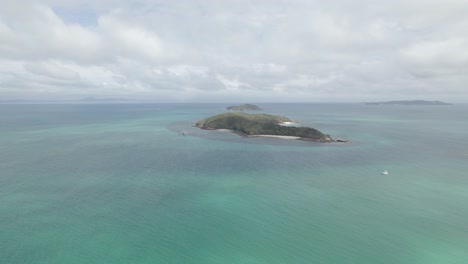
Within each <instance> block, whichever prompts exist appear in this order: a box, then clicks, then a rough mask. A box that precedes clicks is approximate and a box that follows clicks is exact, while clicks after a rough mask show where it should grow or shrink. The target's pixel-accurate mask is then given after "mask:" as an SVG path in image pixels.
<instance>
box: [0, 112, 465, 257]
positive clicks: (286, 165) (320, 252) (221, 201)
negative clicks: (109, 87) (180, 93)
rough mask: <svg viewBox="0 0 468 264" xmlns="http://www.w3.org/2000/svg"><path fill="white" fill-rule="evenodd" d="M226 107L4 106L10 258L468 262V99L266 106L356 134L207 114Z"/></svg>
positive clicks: (3, 222) (0, 177) (0, 181)
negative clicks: (290, 132)
mask: <svg viewBox="0 0 468 264" xmlns="http://www.w3.org/2000/svg"><path fill="white" fill-rule="evenodd" d="M225 106H226V105H224V104H0V263H4V264H29V263H31V264H32V263H34V264H36V263H38V264H39V263H41V264H46V263H47V264H69V263H76V264H82V263H86V264H93V263H99V264H103V263H109V264H110V263H112V264H118V263H122V264H139V263H164V264H166V263H167V264H172V263H181V264H185V263H187V264H195V263H200V264H201V263H203V264H234V263H239V264H241V263H242V264H244V263H245V264H275V263H278V264H280V263H281V264H289V263H291V264H306V263H307V264H310V263H321V264H328V263H340V264H351V263H353V264H357V263H359V264H365V263H369V264H387V263H388V264H395V263H398V264H404V263H408V264H419V263H421V264H436V263H437V264H439V263H441V264H466V263H468V136H467V131H468V122H467V121H466V117H467V116H468V105H452V106H378V105H377V106H370V105H364V104H259V106H260V107H262V108H263V109H264V110H263V111H261V112H263V113H269V114H279V115H285V116H288V117H290V118H292V119H294V120H297V121H299V122H300V123H301V124H302V125H306V126H311V127H314V128H317V129H319V130H321V131H322V132H324V133H327V134H330V135H331V136H332V137H334V138H342V139H348V140H350V141H351V142H350V143H347V144H344V143H314V142H304V141H297V140H286V139H274V138H247V139H245V138H242V137H239V136H237V135H235V134H231V133H227V132H219V131H207V130H200V129H198V128H195V127H193V126H192V124H193V123H195V122H196V121H197V120H199V119H202V118H204V117H207V116H210V115H214V114H218V113H222V112H224V111H225V110H224V107H225ZM183 134H185V135H183ZM384 170H387V171H388V172H389V175H382V171H384Z"/></svg>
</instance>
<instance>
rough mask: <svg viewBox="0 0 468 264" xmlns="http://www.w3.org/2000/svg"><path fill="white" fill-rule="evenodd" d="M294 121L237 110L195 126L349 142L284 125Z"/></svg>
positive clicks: (256, 134)
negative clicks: (238, 111)
mask: <svg viewBox="0 0 468 264" xmlns="http://www.w3.org/2000/svg"><path fill="white" fill-rule="evenodd" d="M292 122H293V121H292V120H291V119H289V118H287V117H284V116H274V115H268V114H246V113H237V112H236V113H224V114H220V115H215V116H212V117H208V118H205V119H202V120H200V121H198V122H197V123H195V126H196V127H199V128H201V129H207V130H226V131H231V132H234V133H236V134H238V135H240V136H243V137H276V138H287V139H299V140H307V141H315V142H347V141H346V140H333V139H332V138H331V137H330V136H329V135H326V134H324V133H322V132H320V131H318V130H317V129H315V128H311V127H292V126H286V125H282V124H288V123H292Z"/></svg>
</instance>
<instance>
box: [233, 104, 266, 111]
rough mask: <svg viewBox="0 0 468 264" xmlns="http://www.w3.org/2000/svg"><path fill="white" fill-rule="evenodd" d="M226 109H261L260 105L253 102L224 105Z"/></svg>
mask: <svg viewBox="0 0 468 264" xmlns="http://www.w3.org/2000/svg"><path fill="white" fill-rule="evenodd" d="M226 109H227V110H232V111H248V110H262V109H261V108H260V107H258V106H256V105H253V104H243V105H233V106H228V107H226Z"/></svg>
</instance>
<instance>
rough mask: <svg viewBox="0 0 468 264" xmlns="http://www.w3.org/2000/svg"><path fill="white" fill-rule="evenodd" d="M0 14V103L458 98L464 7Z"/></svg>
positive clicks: (47, 7)
mask: <svg viewBox="0 0 468 264" xmlns="http://www.w3.org/2000/svg"><path fill="white" fill-rule="evenodd" d="M0 6H2V8H1V9H0V96H1V97H2V98H17V97H28V98H34V97H37V98H44V97H47V98H80V97H83V96H105V97H114V96H117V95H118V96H119V97H130V98H142V99H151V98H155V99H156V98H157V99H160V100H174V99H177V98H183V99H184V100H196V99H198V98H210V99H213V100H234V99H235V98H241V96H242V94H245V93H248V94H249V95H250V96H254V97H255V98H252V99H249V100H250V101H255V100H261V101H268V100H270V101H278V100H281V98H285V95H287V96H288V97H287V98H289V99H290V100H300V101H307V100H328V101H336V100H340V101H342V100H346V98H348V99H349V100H360V99H359V98H360V97H362V98H376V99H378V98H379V97H384V98H390V97H398V96H400V94H401V93H402V91H404V92H405V94H411V95H414V96H417V95H418V94H419V93H420V94H421V96H425V97H426V98H427V97H432V98H434V99H448V100H452V99H453V100H468V91H467V90H466V89H465V87H466V84H467V77H465V76H467V74H468V52H467V51H466V47H467V46H468V37H467V35H466V32H465V31H466V28H467V27H468V18H467V17H466V13H467V12H468V2H467V1H465V0H447V1H441V0H429V1H423V0H409V1H403V0H396V1H391V2H388V1H383V0H382V1H370V0H360V1H351V0H340V1H329V2H323V1H315V0H312V1H310V0H307V1H306V0H294V1H283V0H278V1H268V0H259V1H254V2H252V1H247V0H241V1H214V0H213V1H189V0H177V1H150V2H148V1H142V0H141V1H140V0H132V1H126V0H116V1H110V0H103V1H90V0H81V1H78V0H66V1H64V0H62V1H59V0H42V1H29V0H20V1H7V0H0ZM54 10H62V11H61V12H56V11H54ZM80 12H84V13H85V14H83V16H82V17H80ZM69 14H73V16H74V17H73V19H72V18H70V17H67V15H69ZM89 14H92V15H89ZM442 87H443V88H442ZM289 99H288V100H289Z"/></svg>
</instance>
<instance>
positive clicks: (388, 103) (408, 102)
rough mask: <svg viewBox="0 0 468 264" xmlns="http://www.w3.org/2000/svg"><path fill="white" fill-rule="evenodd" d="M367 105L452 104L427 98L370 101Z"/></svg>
mask: <svg viewBox="0 0 468 264" xmlns="http://www.w3.org/2000/svg"><path fill="white" fill-rule="evenodd" d="M366 104H367V105H451V104H449V103H444V102H441V101H425V100H411V101H388V102H370V103H366Z"/></svg>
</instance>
